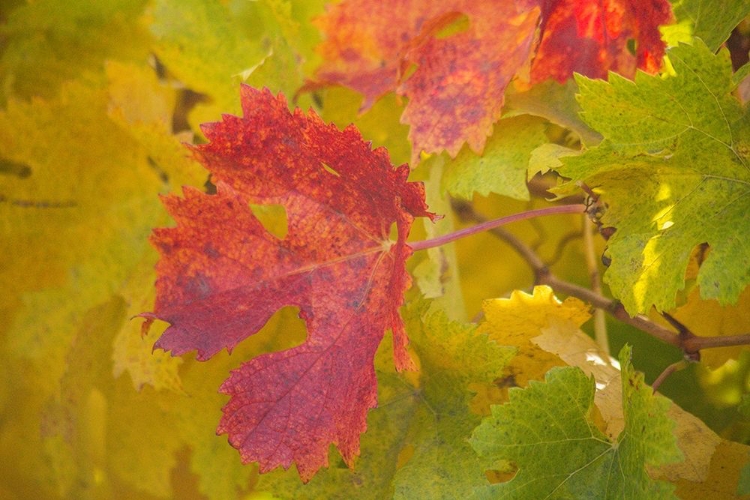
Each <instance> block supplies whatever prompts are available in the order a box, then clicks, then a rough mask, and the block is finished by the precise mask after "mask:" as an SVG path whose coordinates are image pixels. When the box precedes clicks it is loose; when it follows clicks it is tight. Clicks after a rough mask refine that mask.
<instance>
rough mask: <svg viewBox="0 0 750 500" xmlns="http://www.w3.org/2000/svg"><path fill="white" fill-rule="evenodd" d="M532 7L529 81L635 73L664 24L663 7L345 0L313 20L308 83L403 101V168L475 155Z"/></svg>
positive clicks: (525, 44)
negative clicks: (538, 36)
mask: <svg viewBox="0 0 750 500" xmlns="http://www.w3.org/2000/svg"><path fill="white" fill-rule="evenodd" d="M542 4H543V5H542ZM571 4H572V5H571ZM539 8H541V9H542V10H541V12H542V16H541V23H542V30H543V32H542V41H541V45H540V47H539V50H538V52H537V54H536V56H535V57H534V61H533V66H532V68H531V78H532V80H533V81H535V82H536V81H542V80H545V79H547V78H556V79H558V80H560V81H563V80H566V79H567V78H569V77H570V76H571V75H572V74H573V72H574V71H577V72H580V73H583V74H586V75H589V76H592V77H599V76H605V75H606V71H607V70H609V69H612V70H615V71H618V72H622V73H623V74H626V75H627V76H632V74H633V73H634V71H635V68H636V67H641V68H643V69H646V70H648V71H655V70H656V69H658V67H659V66H660V63H661V56H662V54H663V51H664V44H663V43H662V42H661V40H660V37H659V31H658V25H659V24H663V23H666V22H668V21H669V20H670V19H671V11H670V7H669V3H668V2H667V1H666V0H652V1H651V2H648V4H647V5H646V8H644V6H643V5H641V4H640V3H636V2H629V1H625V0H622V1H617V0H613V1H611V2H607V5H606V6H604V7H602V6H600V3H599V2H595V1H587V2H571V1H567V0H558V1H551V2H546V3H543V2H535V1H533V0H529V1H526V2H523V3H519V2H509V1H504V2H490V1H483V2H476V1H474V2H470V1H467V0H455V1H453V2H450V3H445V2H433V1H427V0H411V1H409V2H403V1H390V2H370V1H367V0H348V1H345V2H342V3H341V4H338V5H336V6H334V7H332V8H330V9H329V11H328V13H327V14H326V15H325V16H323V17H321V18H320V19H319V20H318V25H319V26H320V28H321V30H322V31H324V32H325V33H326V36H327V38H326V40H325V41H324V42H323V43H322V44H321V46H320V48H319V52H320V54H321V56H322V57H323V59H324V62H323V64H322V65H321V67H320V68H319V70H318V73H317V76H318V78H319V79H321V80H323V81H326V82H333V83H338V84H341V85H345V86H347V87H350V88H353V89H355V90H357V91H359V92H361V93H362V94H363V95H364V98H365V99H364V104H363V108H364V109H367V108H369V107H370V106H371V105H372V103H373V102H374V101H375V100H376V99H377V98H379V97H380V96H382V95H383V94H385V93H387V92H389V91H392V90H395V91H396V92H397V93H398V94H400V95H405V96H407V97H408V98H409V104H408V105H407V107H406V109H405V110H404V114H403V116H402V121H403V122H404V123H408V124H409V125H410V126H411V130H410V132H409V138H410V140H411V142H412V145H413V154H412V160H413V162H416V161H417V160H418V159H419V153H420V151H422V150H424V151H427V152H429V153H433V152H440V151H442V150H446V151H448V153H449V154H450V155H451V156H456V154H458V152H459V150H460V149H461V146H462V145H463V144H464V142H466V143H468V144H469V146H470V147H471V149H472V150H474V151H475V152H476V153H481V152H482V149H483V148H484V144H485V141H486V138H487V136H488V135H490V133H491V132H492V124H493V122H495V121H496V120H497V119H498V118H499V117H500V110H501V108H502V106H503V99H504V93H505V89H506V87H507V85H508V83H509V82H510V80H511V79H512V78H513V77H514V76H515V75H516V74H517V73H523V72H524V67H525V65H526V64H527V63H528V60H529V58H530V57H531V56H533V51H534V46H533V40H534V35H535V32H536V30H537V28H538V25H539V22H540V10H539ZM362 12H367V13H368V15H367V16H363V15H362ZM393 19H398V20H399V23H396V24H394V23H393ZM602 19H604V22H605V24H606V26H602V24H601V20H602ZM629 40H635V43H636V45H637V49H636V52H637V54H636V55H632V54H630V52H629V51H628V49H627V44H628V42H629ZM571 54H580V55H581V57H580V58H575V57H571ZM413 67H416V69H414V70H413V71H412V69H413Z"/></svg>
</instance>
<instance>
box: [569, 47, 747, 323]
mask: <svg viewBox="0 0 750 500" xmlns="http://www.w3.org/2000/svg"><path fill="white" fill-rule="evenodd" d="M669 59H670V61H671V63H672V66H673V67H674V73H675V74H674V75H665V76H664V77H657V76H650V75H647V74H644V73H639V74H638V75H637V76H636V79H635V82H631V81H629V80H625V79H623V78H621V77H619V76H617V75H614V74H613V75H610V81H609V82H603V81H597V80H589V79H586V78H583V77H581V78H578V85H579V87H580V92H581V95H580V103H581V106H582V108H583V115H582V116H583V118H584V120H586V121H587V123H588V124H589V125H591V126H592V127H593V128H594V129H596V130H597V131H599V132H600V133H601V134H602V135H603V136H604V138H605V140H604V141H603V142H602V144H600V145H599V146H598V147H596V148H592V149H590V150H588V151H586V152H584V154H582V155H580V156H576V157H570V158H566V159H565V160H564V161H563V163H564V165H565V166H564V167H562V168H561V169H560V173H561V174H562V175H564V176H566V177H569V178H571V179H572V180H573V181H584V182H586V184H588V185H589V186H590V187H591V188H593V189H595V190H597V191H599V192H601V193H602V199H603V202H604V203H606V204H607V205H608V208H607V211H606V213H605V214H604V217H603V219H602V223H603V224H604V225H605V226H613V227H615V228H617V232H616V233H615V234H614V236H613V237H612V238H611V240H610V241H609V250H608V252H609V255H610V256H611V258H612V265H611V267H610V268H609V269H608V270H607V273H606V274H605V279H606V280H607V282H608V283H609V285H610V287H611V288H612V290H613V292H614V293H615V294H616V296H617V297H618V298H619V299H620V300H621V301H622V302H623V304H624V305H625V307H626V308H627V310H628V311H629V312H631V313H636V312H645V311H648V310H649V309H650V307H651V306H652V305H655V306H656V307H657V308H658V309H659V310H668V309H670V308H672V307H674V305H675V295H676V293H677V291H679V290H681V289H682V288H683V287H684V286H685V270H686V268H687V264H688V260H689V258H690V255H691V253H692V251H693V249H694V248H696V247H697V246H698V245H701V244H708V246H709V248H710V252H709V254H708V257H707V258H706V260H705V261H704V262H703V263H702V264H701V267H700V270H699V271H698V276H697V284H698V285H699V286H700V290H701V296H702V297H704V298H715V299H717V300H719V302H720V303H722V304H728V303H733V302H735V301H736V300H737V297H738V296H739V294H740V293H741V292H742V290H743V289H744V288H745V287H746V286H747V285H748V283H750V247H748V245H747V244H746V242H745V235H746V234H748V232H749V231H750V219H748V217H747V213H748V210H750V153H749V152H750V115H749V114H748V111H747V110H746V109H743V107H742V105H741V104H740V103H739V101H738V100H737V99H736V98H735V97H734V96H733V95H732V94H731V92H732V90H733V88H734V84H733V81H732V71H731V65H730V61H729V58H728V55H727V53H726V52H724V51H721V52H719V54H718V55H714V54H712V53H711V52H710V51H709V50H708V49H707V48H706V46H705V45H704V44H703V43H702V42H701V41H700V40H698V39H696V40H695V43H694V45H693V46H688V45H681V46H679V47H675V48H673V49H671V50H670V51H669ZM573 189H576V187H575V185H574V184H573V182H571V183H570V184H568V185H566V186H563V187H562V188H560V190H559V193H568V192H571V190H573ZM634 196H635V197H636V198H637V199H638V200H639V202H638V203H633V197H634Z"/></svg>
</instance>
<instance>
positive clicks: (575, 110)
mask: <svg viewBox="0 0 750 500" xmlns="http://www.w3.org/2000/svg"><path fill="white" fill-rule="evenodd" d="M577 91H578V87H577V86H576V84H575V82H574V81H573V80H568V81H567V82H565V83H564V84H560V83H558V82H557V81H555V80H547V81H544V82H542V83H539V84H537V85H534V86H533V87H531V88H530V89H529V90H527V91H525V92H518V93H508V94H507V95H506V96H505V97H506V103H505V109H504V110H503V117H504V118H510V117H512V116H518V115H522V114H529V115H532V116H540V117H542V118H546V119H547V120H549V121H550V122H551V123H554V124H556V125H559V126H561V127H564V128H566V129H568V130H571V131H573V132H575V134H576V135H578V137H579V138H580V139H581V141H582V142H583V143H584V144H589V145H593V144H596V143H598V142H599V141H601V140H602V136H601V135H599V134H598V133H597V132H596V131H594V130H592V129H591V128H590V127H589V126H588V125H586V123H585V122H584V121H583V120H581V117H580V116H579V113H580V111H581V107H580V106H579V105H578V103H577V102H576V98H575V96H576V92H577Z"/></svg>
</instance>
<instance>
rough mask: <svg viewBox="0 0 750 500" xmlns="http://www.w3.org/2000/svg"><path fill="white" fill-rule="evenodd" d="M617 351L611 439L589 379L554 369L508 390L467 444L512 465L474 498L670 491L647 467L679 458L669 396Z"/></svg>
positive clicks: (492, 460) (637, 495)
mask: <svg viewBox="0 0 750 500" xmlns="http://www.w3.org/2000/svg"><path fill="white" fill-rule="evenodd" d="M630 354H631V350H630V348H629V347H627V346H626V347H625V348H623V350H622V352H621V353H620V363H621V365H622V380H623V382H622V387H623V411H624V414H625V429H624V431H623V432H622V433H621V434H620V436H619V437H618V439H617V441H616V442H614V443H613V442H610V441H609V440H608V439H607V437H606V436H605V435H604V433H602V432H601V431H600V430H599V429H598V428H597V427H596V425H595V423H594V418H593V417H594V405H593V401H594V391H595V385H594V380H593V378H589V377H587V376H586V375H585V374H584V373H583V371H582V370H581V369H579V368H572V367H565V368H553V369H552V370H550V371H549V372H548V373H547V376H546V377H545V381H544V383H542V382H537V381H532V382H531V383H530V384H529V387H528V388H527V389H524V390H521V389H513V390H511V392H510V402H509V403H507V404H505V405H502V406H493V407H492V415H491V416H490V417H488V418H486V419H484V421H483V422H482V424H481V425H479V427H477V429H476V430H475V431H474V434H473V436H472V438H471V444H472V446H473V447H474V449H475V450H477V452H478V453H479V454H480V455H481V456H482V457H483V458H484V459H485V460H486V463H487V464H488V466H489V467H492V466H496V465H497V464H499V463H502V462H505V461H510V462H511V463H512V464H513V465H514V466H515V467H516V469H517V472H516V474H515V476H514V477H513V478H512V479H511V480H509V481H507V482H504V483H499V484H495V485H491V486H487V487H485V488H484V489H482V490H478V491H477V492H476V494H475V496H474V497H475V498H510V499H512V498H522V499H526V498H598V499H607V498H612V499H618V500H620V499H631V498H632V499H642V498H649V499H662V498H664V499H666V498H674V497H673V495H672V490H673V488H674V486H673V485H671V484H669V483H666V482H661V481H654V480H652V479H650V478H649V476H648V474H647V472H646V467H647V466H656V465H661V464H665V463H669V462H673V461H676V460H679V459H680V458H681V453H680V451H679V449H678V448H677V446H676V444H675V438H674V435H673V434H672V430H673V427H674V422H673V421H671V420H670V419H669V418H668V417H667V416H666V410H667V408H668V407H669V401H668V400H666V399H664V398H661V397H656V396H654V395H652V392H651V389H650V388H649V387H648V386H646V385H645V384H644V382H643V375H642V374H639V373H636V372H635V371H634V370H633V367H632V365H631V363H630Z"/></svg>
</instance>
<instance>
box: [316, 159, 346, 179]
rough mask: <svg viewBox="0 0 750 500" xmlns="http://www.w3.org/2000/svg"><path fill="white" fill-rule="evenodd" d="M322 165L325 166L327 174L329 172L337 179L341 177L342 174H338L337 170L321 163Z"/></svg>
mask: <svg viewBox="0 0 750 500" xmlns="http://www.w3.org/2000/svg"><path fill="white" fill-rule="evenodd" d="M320 164H321V165H322V166H323V169H325V171H326V172H328V173H329V174H333V175H335V176H336V177H341V174H340V173H338V172H336V170H334V169H333V168H332V167H331V166H330V165H328V164H327V163H323V162H320Z"/></svg>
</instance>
